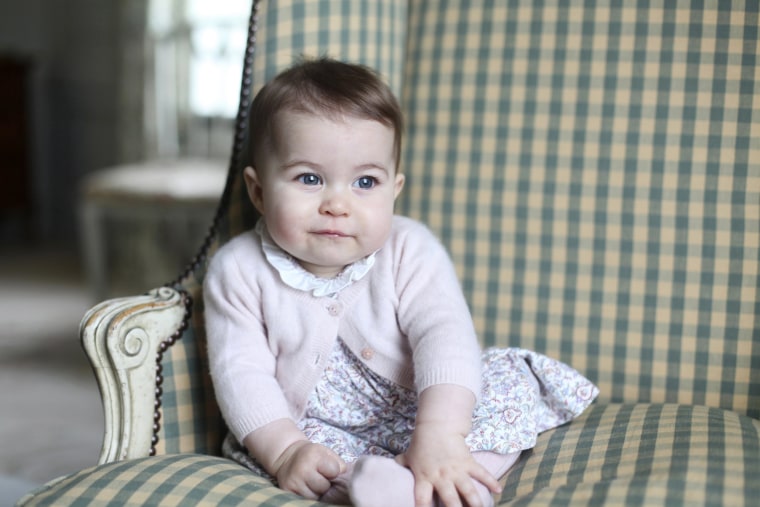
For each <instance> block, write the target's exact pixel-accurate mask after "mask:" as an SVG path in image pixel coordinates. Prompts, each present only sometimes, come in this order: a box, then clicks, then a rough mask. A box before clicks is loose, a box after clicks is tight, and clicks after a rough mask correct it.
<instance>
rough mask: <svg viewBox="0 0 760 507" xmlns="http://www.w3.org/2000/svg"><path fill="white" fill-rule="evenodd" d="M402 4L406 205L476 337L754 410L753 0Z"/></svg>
mask: <svg viewBox="0 0 760 507" xmlns="http://www.w3.org/2000/svg"><path fill="white" fill-rule="evenodd" d="M663 4H664V5H663ZM409 5H410V12H409V30H408V42H407V44H408V46H407V55H408V58H407V62H406V70H405V74H404V79H405V81H404V93H403V102H404V109H405V111H406V113H407V115H408V117H407V120H408V136H407V139H406V150H405V154H406V157H405V171H406V173H407V186H406V189H405V191H404V193H403V194H402V196H401V198H400V199H401V206H400V210H401V211H402V212H403V213H404V214H407V215H410V216H412V217H415V218H418V219H420V220H422V221H423V222H426V223H428V224H429V225H430V226H431V227H432V228H433V229H434V231H435V232H436V233H437V234H438V235H439V236H440V237H441V238H442V239H443V240H444V242H445V243H446V245H447V246H448V247H449V250H450V252H451V254H452V255H453V257H454V259H455V262H456V265H457V266H458V268H459V274H460V276H461V280H462V283H463V285H464V289H465V291H466V294H467V296H468V298H469V301H470V303H471V308H472V311H473V314H474V318H475V322H476V325H477V329H478V331H479V333H480V336H481V337H482V339H483V342H484V343H485V344H487V345H491V344H497V345H516V346H521V347H525V348H528V349H533V350H537V351H540V352H544V353H546V354H547V355H550V356H552V357H556V358H559V359H561V360H563V361H565V362H567V363H569V364H571V365H573V366H574V367H575V368H577V369H579V370H580V371H581V372H583V373H584V374H586V375H587V376H588V377H589V378H590V379H591V380H593V381H595V382H596V383H598V385H599V387H600V390H601V395H600V398H599V400H600V401H602V402H608V401H613V402H631V401H633V402H638V401H655V402H680V403H693V404H705V405H709V406H715V407H723V408H728V409H732V410H736V411H739V412H741V413H745V414H750V415H752V416H753V417H760V326H759V324H758V315H760V298H759V294H760V276H759V273H758V261H759V252H760V100H759V99H758V97H760V93H759V92H760V62H758V61H757V57H758V47H759V44H760V42H759V39H758V12H757V11H758V2H756V1H746V2H742V1H736V2H718V1H717V0H715V1H706V2H698V3H694V2H687V1H678V2H622V1H590V2H583V3H579V2H520V1H504V2H496V1H494V2H468V1H464V0H462V1H456V0H448V1H443V0H442V1H427V2H410V4H409Z"/></svg>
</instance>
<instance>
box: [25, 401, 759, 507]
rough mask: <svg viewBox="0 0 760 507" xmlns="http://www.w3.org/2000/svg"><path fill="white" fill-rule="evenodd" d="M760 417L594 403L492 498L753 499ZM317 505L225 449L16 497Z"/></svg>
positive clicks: (116, 468)
mask: <svg viewBox="0 0 760 507" xmlns="http://www.w3.org/2000/svg"><path fill="white" fill-rule="evenodd" d="M758 477H760V421H757V420H755V419H752V418H749V417H746V416H742V415H739V414H736V413H733V412H728V411H725V410H721V409H712V408H707V407H694V406H686V405H676V404H639V405H603V404H596V405H593V406H592V407H591V408H589V409H588V410H587V411H586V412H585V413H584V414H583V415H582V416H581V417H579V418H578V419H576V420H574V421H573V422H572V423H570V424H567V425H565V426H562V427H560V428H557V429H555V430H552V431H548V432H546V433H544V434H542V435H541V436H540V437H539V441H538V443H537V445H536V447H535V448H534V449H532V450H531V451H528V452H526V453H525V455H524V456H523V457H522V459H521V460H520V461H519V462H518V464H517V465H516V466H515V468H513V469H512V471H511V472H510V473H509V474H508V475H507V477H506V478H505V479H504V480H503V481H502V483H503V484H504V492H503V494H502V497H501V501H500V505H512V504H517V505H550V504H551V505H570V504H572V505H599V504H611V505H623V504H625V505H665V504H667V505H716V506H718V505H732V506H740V505H751V504H753V502H756V501H757V498H760V481H758V480H757V478H758ZM196 504H201V505H249V506H250V505H272V506H274V505H277V506H282V505H285V506H315V505H323V504H320V503H319V502H313V501H309V500H304V499H301V498H299V497H297V496H295V495H292V494H289V493H286V492H284V491H282V490H280V489H277V488H275V487H273V486H272V485H271V484H269V483H268V482H267V481H265V480H263V479H260V478H258V477H255V476H253V475H252V474H251V473H250V472H248V471H247V470H246V469H244V468H242V467H240V466H239V465H237V464H235V463H233V462H231V461H228V460H225V459H223V458H218V457H212V456H202V455H187V454H184V455H182V454H180V455H167V456H158V457H153V458H143V459H136V460H131V461H123V462H117V463H111V464H107V465H101V466H97V467H94V468H90V469H88V470H84V471H81V472H79V473H77V474H74V475H71V476H68V477H65V478H63V479H60V480H58V481H55V482H53V483H50V484H48V485H46V486H44V487H42V488H40V489H39V490H38V491H36V492H35V493H33V494H32V495H30V496H29V497H27V498H25V499H24V500H22V501H21V502H20V505H25V506H29V507H31V506H41V505H78V506H105V505H113V506H116V505H120V506H121V505H183V506H184V505H196Z"/></svg>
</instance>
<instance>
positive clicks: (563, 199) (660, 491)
mask: <svg viewBox="0 0 760 507" xmlns="http://www.w3.org/2000/svg"><path fill="white" fill-rule="evenodd" d="M663 4H665V5H663ZM256 22H257V23H258V25H259V28H260V30H259V33H258V34H257V49H256V57H255V58H254V62H255V63H254V72H253V80H254V82H253V85H252V86H253V89H254V92H255V91H256V90H258V88H260V86H261V85H262V84H263V83H264V82H265V81H266V80H268V79H269V78H271V77H272V76H273V75H274V74H275V73H276V72H278V71H279V70H281V69H282V68H284V67H286V66H288V65H290V63H291V62H292V60H293V58H294V57H296V56H298V55H299V54H307V55H319V54H329V55H331V56H334V57H338V58H344V59H348V60H352V61H361V62H363V63H366V64H368V65H370V66H372V67H375V68H377V69H378V70H380V71H381V72H382V73H383V74H385V75H386V76H387V77H388V79H389V83H391V85H392V87H393V88H394V89H395V90H397V91H398V92H399V95H400V97H401V99H402V107H403V108H404V110H405V111H406V114H407V123H408V129H407V136H406V140H405V146H404V151H403V168H402V170H403V171H404V172H405V173H406V175H407V187H406V189H405V190H404V192H403V193H402V196H401V197H400V201H399V204H398V211H399V212H400V213H402V214H406V215H409V216H412V217H414V218H417V219H419V220H422V221H423V222H425V223H427V224H428V225H429V226H430V227H431V228H432V229H433V230H434V231H435V232H436V233H437V234H438V235H439V236H440V237H441V238H442V240H443V241H444V243H445V244H446V246H447V247H448V248H449V250H450V252H451V254H452V257H453V259H454V261H455V264H456V265H457V267H458V270H459V275H460V277H461V280H462V283H463V287H464V290H465V293H466V295H467V297H468V300H469V302H470V305H471V309H472V312H473V316H474V319H475V323H476V326H477V329H478V331H479V333H480V336H481V337H482V340H483V344H484V345H501V346H504V345H510V346H521V347H525V348H528V349H533V350H536V351H539V352H543V353H545V354H547V355H550V356H552V357H555V358H558V359H560V360H562V361H564V362H566V363H568V364H570V365H572V366H573V367H575V368H576V369H578V370H579V371H581V372H582V373H583V374H584V375H586V376H588V377H589V378H590V379H592V380H593V381H594V382H596V383H597V384H598V385H599V387H600V389H601V395H600V397H599V399H598V402H597V404H595V405H593V406H592V407H591V408H590V409H589V410H588V411H587V412H586V413H584V414H583V415H582V416H581V417H580V418H579V419H577V420H575V421H573V422H572V423H570V424H569V425H566V426H563V427H561V428H558V429H556V430H552V431H549V432H547V433H545V434H543V435H541V436H540V437H539V441H538V445H537V446H536V447H535V448H534V449H533V450H531V451H529V452H527V453H526V454H525V455H524V456H523V458H522V459H521V461H520V462H519V463H518V465H517V466H516V468H515V469H513V471H512V472H511V473H510V474H509V475H508V476H507V477H506V478H505V480H504V486H505V489H504V492H503V495H502V497H501V500H500V505H568V504H573V505H577V504H588V505H598V504H602V503H607V504H618V505H622V504H625V505H694V504H699V505H715V506H718V505H731V506H734V505H736V506H741V505H752V504H753V502H755V503H756V501H757V499H758V498H760V482H758V480H757V478H758V477H760V422H759V421H758V419H757V418H758V417H760V321H759V320H758V319H760V317H759V316H760V272H759V270H758V266H760V132H759V129H760V106H758V100H760V99H757V98H756V97H760V64H759V63H760V62H758V61H757V57H758V50H759V49H760V37H759V34H758V30H759V28H760V23H759V19H758V3H757V2H756V1H754V0H752V1H749V0H747V1H734V2H718V1H717V0H706V1H704V2H691V1H686V0H676V1H673V2H645V1H635V2H623V1H622V0H588V1H585V2H583V3H579V2H569V3H568V2H557V1H546V2H534V1H528V0H525V1H523V0H504V1H496V0H493V1H486V2H468V1H465V0H426V1H417V0H414V1H401V0H394V1H393V2H389V1H383V0H375V1H369V0H365V1H361V2H357V1H349V0H334V1H333V0H323V1H305V2H304V1H285V0H278V1H277V2H276V3H275V2H262V3H261V7H260V10H259V11H258V14H257V18H256ZM243 163H244V161H243ZM240 170H241V167H236V168H234V169H233V173H234V174H233V178H232V179H231V182H232V186H231V189H230V192H231V194H230V195H231V196H232V197H231V199H230V205H229V209H226V210H225V212H224V214H223V216H222V221H221V223H220V225H219V229H218V234H217V237H216V243H215V245H214V246H213V247H212V249H211V252H212V253H213V249H214V248H215V247H216V245H218V244H221V243H223V242H225V241H227V240H228V239H229V238H230V237H232V236H234V235H235V234H237V233H239V232H241V231H243V230H245V229H246V228H248V227H250V226H251V225H252V224H253V221H254V220H255V215H254V213H253V209H252V207H251V206H250V205H249V204H248V200H247V197H246V195H245V189H244V188H243V185H242V180H241V178H240ZM203 271H204V266H203V265H201V266H199V268H198V269H197V270H195V272H194V274H193V276H192V277H190V279H189V280H187V281H185V282H184V283H183V286H182V287H183V288H184V289H185V290H186V291H187V292H188V294H190V295H191V296H192V297H193V298H194V306H193V314H192V325H191V326H190V327H189V329H188V330H187V331H186V332H185V334H184V336H183V338H182V339H181V340H179V341H178V342H177V343H176V344H175V345H174V346H172V347H170V348H169V349H168V350H167V351H166V352H165V354H164V361H163V363H162V365H163V371H162V375H163V378H164V381H163V383H162V385H161V389H162V396H161V403H162V406H161V420H160V423H161V430H160V432H159V435H158V436H159V442H158V445H157V453H158V454H159V455H161V456H158V457H156V458H149V459H142V460H133V461H129V462H122V463H113V464H108V465H105V466H101V467H95V468H93V469H90V470H85V471H82V472H80V473H78V474H75V475H73V476H71V477H68V478H65V479H63V480H62V481H60V482H58V483H55V484H51V485H48V486H46V487H44V488H43V489H42V490H41V491H40V492H38V494H37V495H34V496H32V497H30V498H29V499H27V500H26V501H25V503H23V505H29V506H32V505H53V504H54V505H67V504H70V505H81V506H90V505H91V506H100V505H138V504H143V503H152V504H161V503H163V504H165V505H193V504H198V503H202V504H207V503H208V504H216V505H242V504H246V505H289V506H290V505H292V506H297V505H298V506H307V505H317V503H315V502H310V501H305V500H302V499H298V498H296V497H295V496H293V495H289V494H286V493H284V492H283V491H281V490H278V489H276V488H273V487H272V486H271V485H269V484H268V483H266V482H264V481H261V480H258V479H256V478H254V477H252V476H251V475H250V474H249V473H248V472H247V471H246V470H245V469H243V468H241V467H238V466H237V465H235V464H233V463H231V462H229V461H225V460H222V459H220V458H217V457H213V455H214V454H217V453H218V451H219V449H218V448H219V441H220V438H221V437H222V436H223V434H224V427H223V423H222V422H221V419H220V417H219V413H218V409H217V408H216V405H215V403H214V400H213V391H212V389H211V384H210V381H209V379H208V375H207V374H206V371H207V368H206V365H205V353H204V351H205V337H204V334H203V308H202V300H201V296H200V281H201V280H202V278H203ZM708 407H710V408H708ZM198 453H200V454H202V455H200V454H198ZM210 455H211V456H210Z"/></svg>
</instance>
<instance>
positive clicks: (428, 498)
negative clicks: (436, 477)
mask: <svg viewBox="0 0 760 507" xmlns="http://www.w3.org/2000/svg"><path fill="white" fill-rule="evenodd" d="M414 505H415V507H430V506H431V505H433V485H432V484H431V483H429V482H428V481H425V480H422V479H417V480H415V481H414Z"/></svg>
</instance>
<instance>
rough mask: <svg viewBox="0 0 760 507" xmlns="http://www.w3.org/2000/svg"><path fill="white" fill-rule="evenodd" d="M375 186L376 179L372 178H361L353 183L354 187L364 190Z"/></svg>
mask: <svg viewBox="0 0 760 507" xmlns="http://www.w3.org/2000/svg"><path fill="white" fill-rule="evenodd" d="M376 184H377V179H375V178H373V177H372V176H362V177H361V178H359V179H358V180H356V181H355V182H354V185H355V186H357V187H359V188H361V189H365V190H366V189H369V188H372V187H374V186H375V185H376Z"/></svg>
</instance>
